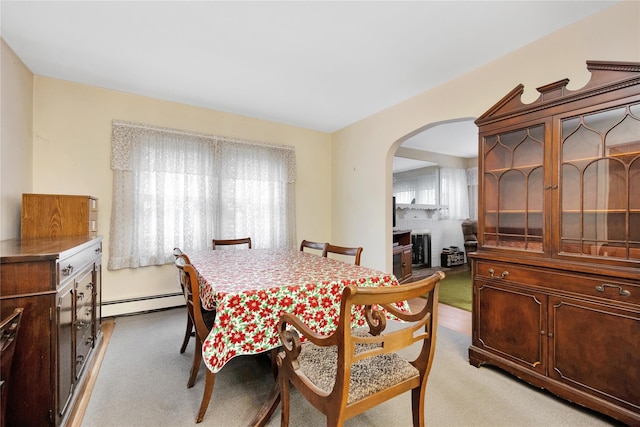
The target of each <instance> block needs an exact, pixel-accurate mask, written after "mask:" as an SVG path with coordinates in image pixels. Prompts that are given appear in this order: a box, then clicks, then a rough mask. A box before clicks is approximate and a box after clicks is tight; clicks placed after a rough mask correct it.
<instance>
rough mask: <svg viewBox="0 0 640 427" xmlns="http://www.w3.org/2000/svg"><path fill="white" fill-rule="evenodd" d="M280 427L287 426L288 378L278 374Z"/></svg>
mask: <svg viewBox="0 0 640 427" xmlns="http://www.w3.org/2000/svg"><path fill="white" fill-rule="evenodd" d="M279 381H280V406H281V411H280V427H289V380H288V379H285V378H283V377H282V375H280V378H279Z"/></svg>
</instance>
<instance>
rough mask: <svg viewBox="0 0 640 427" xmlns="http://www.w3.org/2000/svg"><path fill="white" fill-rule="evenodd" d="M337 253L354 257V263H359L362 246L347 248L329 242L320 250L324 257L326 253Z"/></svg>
mask: <svg viewBox="0 0 640 427" xmlns="http://www.w3.org/2000/svg"><path fill="white" fill-rule="evenodd" d="M330 253H332V254H338V255H347V256H353V257H355V261H354V262H355V264H356V265H360V256H361V255H362V248H361V247H358V248H348V247H345V246H336V245H332V244H331V243H327V245H326V246H325V247H324V250H323V251H322V256H323V257H326V256H328V254H330Z"/></svg>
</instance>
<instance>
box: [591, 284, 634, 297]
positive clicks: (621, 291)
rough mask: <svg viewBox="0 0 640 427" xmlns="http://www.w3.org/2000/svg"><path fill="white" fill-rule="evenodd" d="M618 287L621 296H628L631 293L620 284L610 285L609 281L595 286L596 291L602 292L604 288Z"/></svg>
mask: <svg viewBox="0 0 640 427" xmlns="http://www.w3.org/2000/svg"><path fill="white" fill-rule="evenodd" d="M607 287H608V288H618V295H622V296H623V297H628V296H629V295H631V292H629V291H627V290H626V289H622V286H620V285H612V284H610V283H603V284H602V285H598V286H596V291H598V292H604V288H607Z"/></svg>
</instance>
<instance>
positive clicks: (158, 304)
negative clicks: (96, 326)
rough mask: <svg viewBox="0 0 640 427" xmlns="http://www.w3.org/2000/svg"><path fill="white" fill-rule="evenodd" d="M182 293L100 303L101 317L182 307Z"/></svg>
mask: <svg viewBox="0 0 640 427" xmlns="http://www.w3.org/2000/svg"><path fill="white" fill-rule="evenodd" d="M184 304H185V302H184V295H183V294H182V292H172V293H168V294H160V295H149V296H144V297H137V298H125V299H119V300H112V301H102V307H101V309H102V317H112V316H117V315H122V314H133V313H141V312H145V311H149V310H158V309H163V308H170V307H178V306H181V305H184Z"/></svg>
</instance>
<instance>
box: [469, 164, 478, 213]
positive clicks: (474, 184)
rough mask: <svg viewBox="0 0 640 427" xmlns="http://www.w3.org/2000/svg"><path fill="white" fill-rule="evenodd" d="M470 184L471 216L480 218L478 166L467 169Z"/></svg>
mask: <svg viewBox="0 0 640 427" xmlns="http://www.w3.org/2000/svg"><path fill="white" fill-rule="evenodd" d="M467 184H468V186H469V218H470V219H475V220H477V219H478V167H477V166H476V167H473V168H469V169H467Z"/></svg>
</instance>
